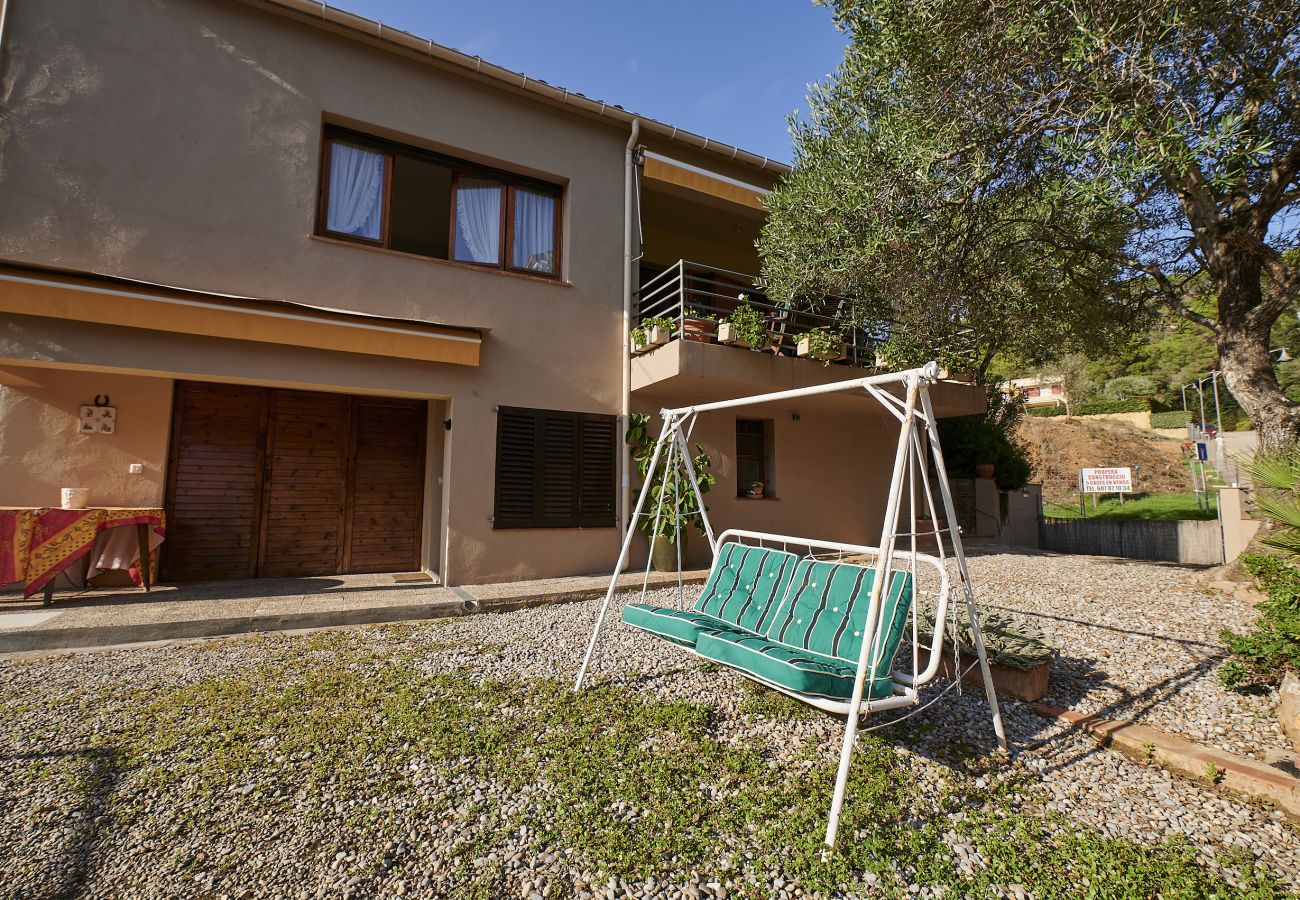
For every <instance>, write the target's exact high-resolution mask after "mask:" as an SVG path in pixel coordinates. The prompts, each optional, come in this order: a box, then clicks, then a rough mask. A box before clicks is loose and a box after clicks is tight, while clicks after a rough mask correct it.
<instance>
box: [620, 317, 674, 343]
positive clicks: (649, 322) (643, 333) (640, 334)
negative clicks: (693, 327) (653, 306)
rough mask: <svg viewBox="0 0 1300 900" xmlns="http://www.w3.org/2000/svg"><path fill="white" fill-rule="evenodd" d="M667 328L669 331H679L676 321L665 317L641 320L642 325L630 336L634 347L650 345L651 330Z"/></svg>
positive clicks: (630, 332)
mask: <svg viewBox="0 0 1300 900" xmlns="http://www.w3.org/2000/svg"><path fill="white" fill-rule="evenodd" d="M652 328H666V329H668V330H669V331H676V330H677V322H676V320H675V319H669V318H667V317H665V316H649V317H647V318H644V319H642V320H641V324H640V325H638V326H637V327H636V328H633V329H632V330H631V331H629V332H628V334H629V335H630V336H631V338H632V346H633V347H638V348H639V347H644V346H645V345H646V344H648V343H650V329H652Z"/></svg>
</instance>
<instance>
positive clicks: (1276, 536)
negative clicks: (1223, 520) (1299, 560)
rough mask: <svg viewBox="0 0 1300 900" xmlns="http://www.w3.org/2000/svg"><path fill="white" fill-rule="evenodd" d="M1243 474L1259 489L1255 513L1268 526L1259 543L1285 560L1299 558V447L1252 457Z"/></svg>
mask: <svg viewBox="0 0 1300 900" xmlns="http://www.w3.org/2000/svg"><path fill="white" fill-rule="evenodd" d="M1246 471H1247V472H1249V473H1250V477H1251V478H1252V479H1253V480H1254V482H1255V485H1256V487H1258V488H1261V489H1262V490H1260V491H1258V492H1257V493H1256V495H1255V509H1256V511H1258V512H1259V513H1260V515H1262V516H1263V517H1264V518H1265V520H1267V522H1268V525H1269V526H1271V527H1269V528H1267V529H1266V531H1265V533H1264V536H1263V537H1261V538H1260V541H1261V542H1262V543H1264V544H1265V545H1267V546H1269V547H1274V548H1276V549H1278V550H1281V551H1282V552H1283V553H1285V554H1286V555H1287V556H1291V557H1295V556H1300V446H1297V447H1292V448H1291V449H1290V450H1286V451H1282V452H1274V453H1263V452H1260V453H1256V454H1255V456H1254V457H1253V458H1252V459H1251V460H1250V461H1249V462H1248V463H1247V464H1246Z"/></svg>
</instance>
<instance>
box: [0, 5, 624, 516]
mask: <svg viewBox="0 0 1300 900" xmlns="http://www.w3.org/2000/svg"><path fill="white" fill-rule="evenodd" d="M0 2H4V0H0ZM640 137H641V120H640V119H633V120H632V133H631V134H630V135H629V136H628V139H627V147H626V149H625V150H624V152H623V330H622V333H621V334H620V335H619V342H620V345H621V346H622V348H623V350H622V363H623V390H622V397H621V398H620V402H619V412H620V419H621V422H622V429H621V431H620V432H619V434H618V436H617V437H618V440H619V442H620V444H621V445H622V451H621V452H620V454H619V470H620V472H619V486H620V497H619V521H620V523H621V525H622V529H623V530H622V533H623V534H624V535H626V534H627V531H628V529H630V528H632V526H633V524H634V523H633V522H632V521H631V518H632V448H631V447H629V446H628V445H627V442H626V441H625V440H623V436H624V435H625V434H627V430H628V428H630V427H631V424H632V338H631V337H630V336H629V332H630V331H631V330H632V294H633V292H634V290H635V288H634V287H633V285H634V284H635V280H634V277H633V268H632V267H633V265H634V264H635V263H636V261H637V260H639V259H640V258H641V248H640V247H639V246H638V245H637V241H638V239H639V234H637V233H635V232H634V231H633V229H636V227H637V221H638V218H639V210H640V202H641V198H640V197H639V196H637V189H636V187H637V179H636V167H637V141H638V140H639V139H640ZM637 231H639V229H637Z"/></svg>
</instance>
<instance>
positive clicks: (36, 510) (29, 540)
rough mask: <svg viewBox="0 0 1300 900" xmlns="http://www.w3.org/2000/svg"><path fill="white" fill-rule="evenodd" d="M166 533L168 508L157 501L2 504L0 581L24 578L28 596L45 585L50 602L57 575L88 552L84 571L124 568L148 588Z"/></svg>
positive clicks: (96, 572)
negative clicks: (76, 505) (140, 503)
mask: <svg viewBox="0 0 1300 900" xmlns="http://www.w3.org/2000/svg"><path fill="white" fill-rule="evenodd" d="M130 526H135V527H134V529H130ZM127 529H130V530H127ZM166 535H167V517H166V514H165V513H164V512H163V511H162V510H161V509H157V508H154V507H115V506H97V507H91V508H89V509H58V508H51V507H0V584H9V583H12V582H22V585H23V597H25V598H26V597H30V596H32V594H35V593H37V592H38V591H40V590H42V589H44V590H45V599H46V602H47V603H48V602H49V600H50V597H51V595H52V593H53V588H54V579H55V578H56V577H57V576H58V575H59V574H60V573H61V572H64V571H66V570H67V569H69V568H71V567H72V565H73V564H74V563H76V562H78V561H80V560H81V559H83V558H84V557H86V556H87V555H89V556H90V560H89V562H88V566H87V571H86V577H89V576H90V575H92V574H99V573H100V572H104V571H108V570H110V569H125V570H126V571H127V572H128V573H129V574H130V576H131V580H132V581H134V582H135V583H136V584H138V585H140V586H141V587H143V588H144V589H145V590H146V591H147V590H149V588H150V586H151V584H152V581H153V560H152V557H153V552H154V550H156V549H157V547H158V545H159V544H161V543H162V541H163V538H164V537H166Z"/></svg>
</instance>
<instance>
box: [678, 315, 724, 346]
mask: <svg viewBox="0 0 1300 900" xmlns="http://www.w3.org/2000/svg"><path fill="white" fill-rule="evenodd" d="M717 330H718V323H717V322H715V321H713V320H712V319H697V318H695V317H693V316H687V317H686V318H684V319H682V337H683V338H684V339H685V340H688V341H698V342H699V343H701V344H711V343H713V335H714V334H716V333H717Z"/></svg>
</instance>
